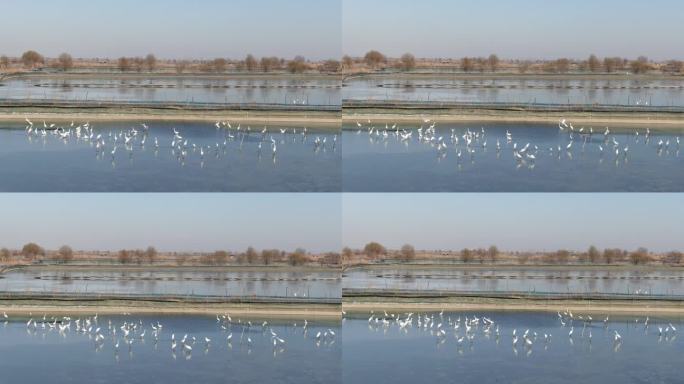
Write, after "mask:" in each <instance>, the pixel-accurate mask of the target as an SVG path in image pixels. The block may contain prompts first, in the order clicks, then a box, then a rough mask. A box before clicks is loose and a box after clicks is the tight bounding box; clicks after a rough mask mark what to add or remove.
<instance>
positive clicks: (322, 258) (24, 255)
mask: <svg viewBox="0 0 684 384" xmlns="http://www.w3.org/2000/svg"><path fill="white" fill-rule="evenodd" d="M74 255H75V252H74V251H73V249H72V248H71V247H69V246H68V245H64V246H62V247H60V248H59V249H57V250H55V251H47V250H45V248H43V247H41V246H40V245H38V244H36V243H33V242H31V243H27V244H25V245H24V246H23V247H22V248H21V249H20V250H9V249H8V248H2V249H0V262H2V263H11V262H14V263H18V262H28V263H34V262H40V263H42V262H46V261H49V262H54V263H62V264H64V263H70V262H73V261H74V259H75V257H74ZM85 255H86V256H84V254H83V253H81V256H80V257H79V258H80V260H85V261H88V260H96V259H97V260H101V259H102V257H103V254H102V253H100V255H99V257H93V256H92V255H90V256H88V255H87V254H85ZM104 258H105V259H107V260H111V261H115V262H117V263H119V264H121V265H127V264H137V265H143V264H145V265H152V264H155V263H157V262H158V261H164V262H166V263H169V262H173V263H175V264H176V265H179V266H181V265H184V264H186V263H193V264H199V265H215V266H220V265H228V264H249V265H271V264H274V263H281V264H283V263H285V264H289V265H292V266H301V265H305V264H309V263H312V262H317V263H319V264H325V265H338V264H339V263H340V261H341V256H340V254H339V253H337V252H327V253H323V254H316V255H314V254H310V253H308V252H307V251H306V250H305V249H303V248H297V249H295V250H294V251H291V252H287V251H283V250H279V249H264V250H261V251H257V250H256V249H254V247H248V248H247V249H246V250H245V251H244V252H238V253H231V252H227V251H224V250H218V251H215V252H211V253H202V254H200V255H199V256H198V257H193V256H191V255H190V254H176V253H173V254H165V255H164V257H163V260H160V259H162V257H160V254H159V252H158V251H157V249H156V248H155V247H153V246H149V247H147V248H146V249H121V250H119V251H117V252H104Z"/></svg>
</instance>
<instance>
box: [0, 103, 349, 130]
mask: <svg viewBox="0 0 684 384" xmlns="http://www.w3.org/2000/svg"><path fill="white" fill-rule="evenodd" d="M26 116H29V117H30V118H31V119H32V120H34V121H42V120H45V121H50V122H71V121H90V122H97V121H101V122H102V121H104V122H107V121H126V122H128V121H131V122H136V123H137V122H141V121H144V122H154V121H179V122H183V121H188V122H207V123H212V124H213V123H215V122H216V121H219V120H220V121H229V122H231V124H233V123H235V124H254V125H283V126H304V125H306V126H309V127H317V128H325V129H339V126H340V114H339V113H336V112H302V111H292V112H282V111H278V112H267V111H187V110H163V111H160V110H145V109H138V108H132V109H119V108H116V109H98V110H96V111H94V110H87V109H84V110H79V109H60V110H54V109H43V108H0V121H22V122H23V121H24V118H25V117H26Z"/></svg>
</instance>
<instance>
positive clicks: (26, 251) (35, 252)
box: [21, 243, 45, 260]
mask: <svg viewBox="0 0 684 384" xmlns="http://www.w3.org/2000/svg"><path fill="white" fill-rule="evenodd" d="M21 254H22V255H23V256H24V257H26V258H28V259H30V260H33V259H34V258H35V257H36V256H45V250H44V249H43V248H42V247H41V246H40V245H38V244H36V243H28V244H25V245H24V247H23V248H21Z"/></svg>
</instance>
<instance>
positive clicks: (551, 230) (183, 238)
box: [0, 193, 684, 251]
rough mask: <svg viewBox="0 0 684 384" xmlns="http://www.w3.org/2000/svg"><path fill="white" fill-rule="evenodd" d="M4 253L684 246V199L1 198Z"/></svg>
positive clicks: (590, 196) (420, 196) (437, 196)
mask: <svg viewBox="0 0 684 384" xmlns="http://www.w3.org/2000/svg"><path fill="white" fill-rule="evenodd" d="M0 212H2V220H0V233H2V237H1V240H0V246H5V247H11V248H18V247H20V246H21V245H23V244H25V243H27V242H29V241H35V242H38V243H39V244H41V245H43V246H45V247H47V248H57V247H59V246H61V245H63V244H68V245H71V246H72V247H74V248H76V249H88V250H92V249H111V250H118V249H121V248H142V247H147V246H148V245H154V246H156V247H157V248H158V249H160V250H181V251H183V250H185V251H193V250H198V251H212V250H216V249H226V250H243V249H245V248H246V247H247V246H249V245H252V246H254V247H256V248H257V249H263V248H281V249H294V248H296V247H304V248H306V249H308V250H312V251H330V250H339V249H340V248H341V247H342V245H348V246H351V247H355V248H360V247H362V246H363V245H364V244H365V243H367V242H369V241H379V242H381V243H383V244H385V245H387V246H389V247H392V248H398V247H400V246H401V245H403V244H405V243H410V244H413V245H415V246H416V247H417V248H422V249H461V248H464V247H471V248H474V247H487V246H489V245H492V244H496V245H497V246H499V248H501V249H506V250H538V249H540V250H544V249H546V250H555V249H559V248H565V249H577V250H582V249H585V248H587V247H588V246H589V245H592V244H593V245H596V246H598V247H600V248H605V247H618V248H626V249H633V248H636V247H639V246H645V247H647V248H649V249H652V250H655V251H669V250H672V249H680V250H684V238H682V236H681V223H682V220H683V219H684V194H638V193H625V194H620V193H604V194H601V193H599V194H581V193H575V194H562V193H561V194H558V193H550V194H549V193H542V194H506V193H502V194H468V193H458V194H439V193H438V194H402V193H397V194H354V193H348V194H343V195H341V194H335V193H330V194H316V193H313V194H308V193H296V194H287V193H247V194H240V193H235V194H233V193H228V194H203V193H192V194H182V193H179V194H175V193H174V194H145V193H139V194H106V193H102V194H101V193H93V194H3V196H2V199H0Z"/></svg>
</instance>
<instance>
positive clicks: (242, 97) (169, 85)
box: [0, 76, 341, 106]
mask: <svg viewBox="0 0 684 384" xmlns="http://www.w3.org/2000/svg"><path fill="white" fill-rule="evenodd" d="M0 84H2V86H0V99H38V100H55V99H56V100H72V101H78V100H81V101H82V100H91V101H93V100H97V101H127V102H196V103H257V104H299V105H302V104H304V105H328V106H339V105H340V94H341V92H340V88H341V82H340V80H339V79H336V78H333V77H330V78H316V79H306V78H291V79H287V78H285V79H278V78H266V79H264V78H258V77H255V78H253V79H250V78H239V79H218V78H211V77H204V78H202V77H195V78H179V77H174V76H168V77H156V76H155V77H148V78H145V77H124V78H107V77H106V76H104V77H103V78H96V77H89V76H84V77H75V76H74V77H67V78H40V77H29V78H13V79H8V80H5V81H3V82H2V83H0Z"/></svg>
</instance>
